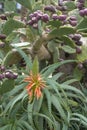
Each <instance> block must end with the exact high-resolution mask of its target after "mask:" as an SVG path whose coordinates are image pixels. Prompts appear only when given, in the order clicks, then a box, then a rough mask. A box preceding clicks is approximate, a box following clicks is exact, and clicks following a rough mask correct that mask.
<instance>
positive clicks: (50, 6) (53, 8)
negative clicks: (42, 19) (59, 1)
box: [44, 5, 56, 13]
mask: <svg viewBox="0 0 87 130" xmlns="http://www.w3.org/2000/svg"><path fill="white" fill-rule="evenodd" d="M44 10H45V11H50V12H53V13H55V12H56V10H55V7H54V6H53V5H48V6H45V7H44Z"/></svg>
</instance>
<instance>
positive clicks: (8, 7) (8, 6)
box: [4, 0, 16, 11]
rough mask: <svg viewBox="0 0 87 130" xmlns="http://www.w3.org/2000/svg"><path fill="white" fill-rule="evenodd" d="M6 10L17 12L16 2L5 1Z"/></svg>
mask: <svg viewBox="0 0 87 130" xmlns="http://www.w3.org/2000/svg"><path fill="white" fill-rule="evenodd" d="M4 10H5V11H16V2H15V1H8V0H5V2H4Z"/></svg>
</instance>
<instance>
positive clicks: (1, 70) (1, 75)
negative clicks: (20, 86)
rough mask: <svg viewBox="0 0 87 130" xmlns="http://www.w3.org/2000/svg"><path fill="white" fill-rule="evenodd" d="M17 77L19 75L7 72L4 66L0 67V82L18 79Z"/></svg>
mask: <svg viewBox="0 0 87 130" xmlns="http://www.w3.org/2000/svg"><path fill="white" fill-rule="evenodd" d="M17 77H18V74H17V73H14V72H12V71H11V70H6V68H5V67H4V66H0V80H3V79H5V78H7V79H16V78H17Z"/></svg>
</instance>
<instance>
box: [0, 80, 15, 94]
mask: <svg viewBox="0 0 87 130" xmlns="http://www.w3.org/2000/svg"><path fill="white" fill-rule="evenodd" d="M14 85H15V84H14V80H13V79H6V80H5V81H3V84H2V85H0V94H4V93H6V92H8V91H10V90H11V89H13V88H14Z"/></svg>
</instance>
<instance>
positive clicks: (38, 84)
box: [24, 72, 46, 99]
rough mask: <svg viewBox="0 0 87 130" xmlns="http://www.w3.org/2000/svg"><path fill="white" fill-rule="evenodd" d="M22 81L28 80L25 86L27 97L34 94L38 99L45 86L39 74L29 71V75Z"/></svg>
mask: <svg viewBox="0 0 87 130" xmlns="http://www.w3.org/2000/svg"><path fill="white" fill-rule="evenodd" d="M24 81H25V82H29V84H28V85H27V86H26V89H27V92H28V94H29V97H30V98H32V96H36V98H37V99H39V98H40V97H41V96H42V92H41V90H42V88H44V87H45V86H46V85H45V81H44V80H43V79H42V77H41V75H40V74H35V75H34V74H32V72H31V73H30V76H28V77H26V78H25V79H24Z"/></svg>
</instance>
